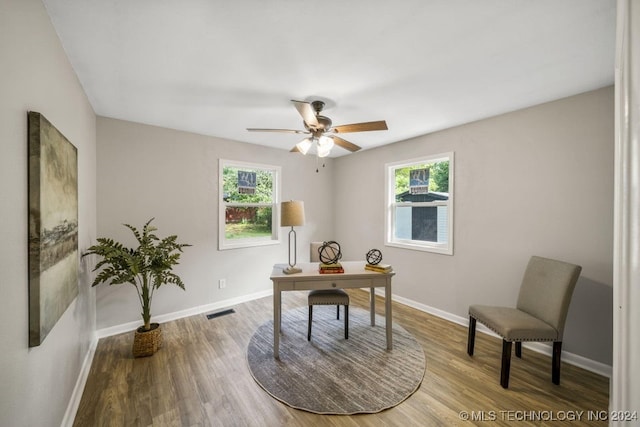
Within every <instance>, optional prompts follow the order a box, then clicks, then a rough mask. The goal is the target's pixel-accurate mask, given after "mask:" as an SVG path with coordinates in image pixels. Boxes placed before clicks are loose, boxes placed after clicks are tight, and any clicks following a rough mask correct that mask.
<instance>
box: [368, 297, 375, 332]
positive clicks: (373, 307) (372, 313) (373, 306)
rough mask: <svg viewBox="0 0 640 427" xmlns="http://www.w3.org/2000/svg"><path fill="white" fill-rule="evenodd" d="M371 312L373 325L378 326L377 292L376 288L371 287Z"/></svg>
mask: <svg viewBox="0 0 640 427" xmlns="http://www.w3.org/2000/svg"><path fill="white" fill-rule="evenodd" d="M369 305H370V307H369V313H370V314H371V326H376V293H375V288H369Z"/></svg>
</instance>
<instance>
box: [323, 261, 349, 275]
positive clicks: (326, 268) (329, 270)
mask: <svg viewBox="0 0 640 427" xmlns="http://www.w3.org/2000/svg"><path fill="white" fill-rule="evenodd" d="M318 272H319V273H320V274H339V273H344V268H342V264H340V263H339V262H336V263H334V264H325V263H323V262H321V263H320V265H319V266H318Z"/></svg>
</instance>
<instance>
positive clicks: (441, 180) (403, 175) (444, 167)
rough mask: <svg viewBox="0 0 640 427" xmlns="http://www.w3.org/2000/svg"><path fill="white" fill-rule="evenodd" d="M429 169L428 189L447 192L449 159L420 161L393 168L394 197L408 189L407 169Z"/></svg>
mask: <svg viewBox="0 0 640 427" xmlns="http://www.w3.org/2000/svg"><path fill="white" fill-rule="evenodd" d="M425 168H426V169H429V191H438V192H443V193H448V192H449V161H445V162H437V163H429V164H427V163H420V164H415V165H411V166H407V167H405V168H400V169H396V170H395V174H396V176H395V178H396V179H395V182H396V190H395V194H396V197H397V196H398V195H400V194H402V193H405V192H407V191H409V171H411V170H414V169H425Z"/></svg>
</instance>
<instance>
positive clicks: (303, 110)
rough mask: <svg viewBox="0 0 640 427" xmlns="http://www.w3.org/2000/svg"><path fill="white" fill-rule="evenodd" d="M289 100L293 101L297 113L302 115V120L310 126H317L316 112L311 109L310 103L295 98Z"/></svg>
mask: <svg viewBox="0 0 640 427" xmlns="http://www.w3.org/2000/svg"><path fill="white" fill-rule="evenodd" d="M291 102H293V105H294V106H295V107H296V110H298V113H300V115H301V116H302V120H304V122H305V123H306V124H307V125H308V126H310V127H317V126H318V119H316V112H315V111H314V110H313V107H312V106H311V104H310V103H308V102H304V101H296V100H295V99H292V100H291Z"/></svg>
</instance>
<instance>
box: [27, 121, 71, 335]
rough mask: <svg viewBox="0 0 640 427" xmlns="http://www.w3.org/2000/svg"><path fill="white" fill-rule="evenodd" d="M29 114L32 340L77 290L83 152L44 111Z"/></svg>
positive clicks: (50, 324)
mask: <svg viewBox="0 0 640 427" xmlns="http://www.w3.org/2000/svg"><path fill="white" fill-rule="evenodd" d="M28 120H29V124H28V126H29V346H30V347H34V346H38V345H40V344H42V342H43V341H44V339H45V338H46V336H47V335H48V334H49V332H50V331H51V330H52V329H53V327H54V326H55V324H56V322H57V321H58V319H60V317H61V316H62V314H63V313H64V312H65V311H66V309H67V308H68V307H69V305H70V304H71V302H73V300H74V299H75V298H76V296H77V295H78V267H79V260H78V153H77V149H76V147H75V146H73V144H71V143H70V142H69V141H68V140H67V138H65V137H64V135H62V134H61V133H60V132H59V131H58V130H57V129H56V128H55V127H54V126H53V125H52V124H51V123H50V122H49V121H48V120H47V119H46V118H45V117H44V116H43V115H42V114H40V113H36V112H29V113H28Z"/></svg>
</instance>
